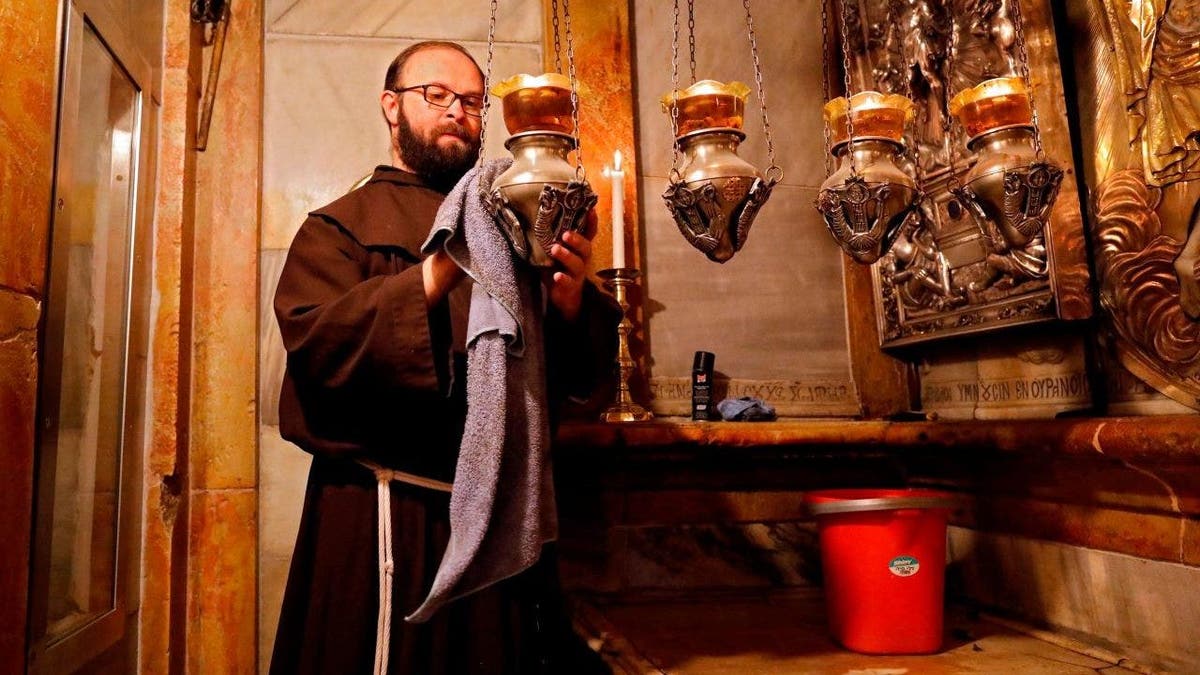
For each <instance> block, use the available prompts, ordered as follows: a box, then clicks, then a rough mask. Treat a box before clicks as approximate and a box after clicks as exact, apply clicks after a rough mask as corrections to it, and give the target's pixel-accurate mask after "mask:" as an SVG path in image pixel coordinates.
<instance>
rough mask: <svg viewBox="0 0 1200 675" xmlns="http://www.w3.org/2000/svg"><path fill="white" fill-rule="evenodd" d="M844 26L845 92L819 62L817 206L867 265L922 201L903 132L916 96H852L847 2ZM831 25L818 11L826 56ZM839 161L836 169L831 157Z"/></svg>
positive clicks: (844, 247)
mask: <svg viewBox="0 0 1200 675" xmlns="http://www.w3.org/2000/svg"><path fill="white" fill-rule="evenodd" d="M838 14H839V17H840V20H841V21H840V23H841V32H840V34H841V55H842V63H841V65H842V85H843V87H844V88H845V92H846V95H845V96H841V97H838V98H833V96H832V93H831V89H830V84H829V75H828V73H829V69H828V64H823V65H822V67H821V83H822V88H823V90H824V94H825V100H826V101H827V103H826V104H825V107H824V119H825V128H824V131H825V148H826V150H827V154H826V157H825V173H826V174H828V178H826V179H825V181H824V182H823V183H822V184H821V188H820V190H819V191H818V192H817V199H816V203H815V206H816V208H817V210H818V211H820V213H821V217H822V219H823V220H824V221H825V227H826V229H828V230H829V234H831V235H833V239H834V241H836V242H837V244H838V246H840V247H841V248H842V250H843V251H845V252H846V254H847V255H849V256H850V257H851V258H852V259H853V260H854V261H855V262H858V263H862V264H864V265H870V264H872V263H874V262H876V261H877V260H879V259H880V258H882V257H883V255H884V254H885V253H887V252H888V250H889V249H890V248H891V247H892V244H893V243H895V241H896V238H897V237H898V236H899V235H900V231H901V229H902V227H903V225H904V222H905V221H906V220H907V219H908V217H909V215H911V214H912V213H913V212H914V210H915V209H916V206H917V204H919V203H920V200H921V194H922V193H921V190H920V188H919V186H918V185H917V181H916V180H914V179H913V177H912V176H911V175H909V174H908V173H907V172H906V171H904V170H903V169H901V168H900V165H899V159H900V155H901V153H902V152H903V151H904V129H905V127H906V125H907V124H908V122H909V121H910V120H911V119H912V118H913V104H912V101H911V100H910V99H909V98H908V97H906V96H901V95H899V94H886V93H880V92H877V91H860V92H858V93H853V91H852V89H851V86H850V39H849V28H848V24H847V19H846V6H845V3H844V2H843V3H842V4H841V7H840V11H839V12H838ZM828 41H829V26H828V17H827V14H826V12H825V11H824V10H822V12H821V43H822V45H823V47H822V53H828V51H829V49H828ZM831 157H833V158H836V159H837V163H838V166H837V168H836V169H835V170H831V167H830V158H831Z"/></svg>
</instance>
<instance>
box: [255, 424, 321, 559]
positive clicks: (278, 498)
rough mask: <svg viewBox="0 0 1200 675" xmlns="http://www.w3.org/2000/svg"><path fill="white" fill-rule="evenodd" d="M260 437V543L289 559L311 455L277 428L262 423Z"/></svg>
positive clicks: (269, 550)
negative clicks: (280, 433) (284, 437)
mask: <svg viewBox="0 0 1200 675" xmlns="http://www.w3.org/2000/svg"><path fill="white" fill-rule="evenodd" d="M260 439H261V445H260V449H261V454H260V455H259V462H260V473H261V475H262V484H261V485H260V486H259V522H260V524H261V526H262V533H261V535H260V537H259V546H260V548H261V550H262V551H263V553H264V554H272V555H278V556H284V557H286V558H288V559H290V558H291V556H292V548H293V546H294V545H295V543H296V532H297V531H298V530H299V528H300V513H301V509H302V507H303V505H304V490H305V486H306V485H307V482H308V468H309V466H310V465H311V464H312V455H310V454H308V453H307V452H304V451H303V450H301V449H300V448H298V447H296V446H295V445H292V444H291V443H289V442H287V441H285V440H283V439H282V438H281V437H280V436H279V428H278V427H272V426H263V427H262V433H261V436H260ZM283 569H284V571H285V572H286V570H287V567H286V566H285V567H284V568H283Z"/></svg>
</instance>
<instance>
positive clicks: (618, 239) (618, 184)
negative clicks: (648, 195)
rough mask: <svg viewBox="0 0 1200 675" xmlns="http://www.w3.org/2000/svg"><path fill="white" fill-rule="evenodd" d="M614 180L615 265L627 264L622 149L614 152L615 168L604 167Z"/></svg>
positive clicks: (613, 226)
mask: <svg viewBox="0 0 1200 675" xmlns="http://www.w3.org/2000/svg"><path fill="white" fill-rule="evenodd" d="M604 175H605V176H608V178H609V180H611V181H612V242H613V267H624V266H625V172H624V171H622V170H621V151H620V150H617V151H616V152H614V153H613V168H612V169H611V170H610V169H609V168H608V167H604Z"/></svg>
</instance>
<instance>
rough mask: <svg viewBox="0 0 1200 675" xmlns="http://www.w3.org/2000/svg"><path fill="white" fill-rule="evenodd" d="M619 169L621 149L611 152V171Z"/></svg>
mask: <svg viewBox="0 0 1200 675" xmlns="http://www.w3.org/2000/svg"><path fill="white" fill-rule="evenodd" d="M620 170H621V151H620V150H617V151H616V152H614V153H613V171H620Z"/></svg>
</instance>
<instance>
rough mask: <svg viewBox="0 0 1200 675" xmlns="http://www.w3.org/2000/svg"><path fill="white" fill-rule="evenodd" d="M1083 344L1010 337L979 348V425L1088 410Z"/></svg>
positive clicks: (1075, 339) (1056, 337) (1050, 337)
mask: <svg viewBox="0 0 1200 675" xmlns="http://www.w3.org/2000/svg"><path fill="white" fill-rule="evenodd" d="M1084 354H1085V350H1084V347H1083V338H1082V337H1079V336H1071V335H1061V334H1039V335H1026V334H1013V335H1009V336H1006V337H1005V339H1004V340H1002V341H1001V340H996V341H992V342H989V344H988V346H987V347H984V348H981V349H980V352H979V356H978V362H979V404H978V407H977V409H976V417H977V418H979V419H1023V418H1033V417H1053V416H1054V415H1056V414H1057V413H1060V412H1063V411H1066V410H1077V409H1080V408H1086V407H1088V406H1090V405H1091V402H1092V397H1091V391H1090V389H1089V382H1088V374H1087V364H1086V362H1085V358H1084Z"/></svg>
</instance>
